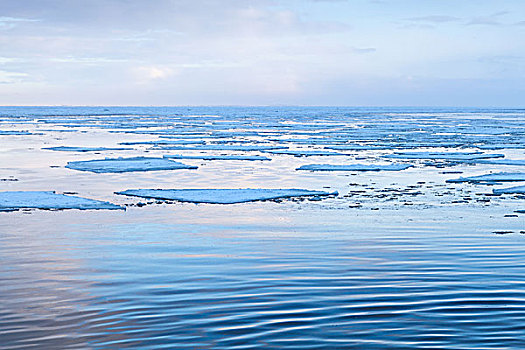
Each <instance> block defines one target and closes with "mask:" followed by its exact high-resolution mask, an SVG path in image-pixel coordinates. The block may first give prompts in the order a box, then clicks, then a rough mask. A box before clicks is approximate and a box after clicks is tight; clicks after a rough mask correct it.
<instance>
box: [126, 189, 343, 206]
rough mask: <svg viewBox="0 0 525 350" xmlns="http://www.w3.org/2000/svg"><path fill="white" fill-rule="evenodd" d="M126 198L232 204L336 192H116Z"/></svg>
mask: <svg viewBox="0 0 525 350" xmlns="http://www.w3.org/2000/svg"><path fill="white" fill-rule="evenodd" d="M116 193H117V194H121V195H126V196H135V197H143V198H155V199H165V200H175V201H179V202H192V203H211V204H234V203H244V202H253V201H263V200H269V199H278V198H290V197H304V196H316V197H318V196H330V195H337V194H338V193H337V192H326V191H310V190H304V189H262V188H244V189H135V190H126V191H122V192H116Z"/></svg>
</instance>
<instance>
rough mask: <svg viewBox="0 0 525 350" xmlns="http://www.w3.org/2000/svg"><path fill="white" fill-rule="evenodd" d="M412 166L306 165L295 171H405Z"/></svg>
mask: <svg viewBox="0 0 525 350" xmlns="http://www.w3.org/2000/svg"><path fill="white" fill-rule="evenodd" d="M412 166H413V165H410V164H385V165H378V164H347V165H334V164H307V165H303V166H301V167H299V168H297V169H296V170H311V171H400V170H405V169H408V168H410V167H412Z"/></svg>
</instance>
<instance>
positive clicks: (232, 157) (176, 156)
mask: <svg viewBox="0 0 525 350" xmlns="http://www.w3.org/2000/svg"><path fill="white" fill-rule="evenodd" d="M163 157H164V158H172V159H202V160H271V159H270V158H268V157H263V156H236V155H221V156H213V155H200V156H184V155H179V154H173V155H170V154H167V155H164V156H163Z"/></svg>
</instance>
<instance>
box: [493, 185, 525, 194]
mask: <svg viewBox="0 0 525 350" xmlns="http://www.w3.org/2000/svg"><path fill="white" fill-rule="evenodd" d="M492 192H493V193H494V194H504V193H513V194H525V186H515V187H509V188H501V189H499V190H497V189H494V190H492Z"/></svg>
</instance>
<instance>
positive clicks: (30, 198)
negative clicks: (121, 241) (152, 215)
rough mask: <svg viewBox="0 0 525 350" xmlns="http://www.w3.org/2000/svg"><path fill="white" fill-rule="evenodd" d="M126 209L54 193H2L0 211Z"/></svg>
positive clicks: (0, 193)
mask: <svg viewBox="0 0 525 350" xmlns="http://www.w3.org/2000/svg"><path fill="white" fill-rule="evenodd" d="M24 208H28V209H82V210H84V209H124V207H121V206H119V205H115V204H111V203H109V202H102V201H97V200H94V199H88V198H82V197H77V196H66V195H63V194H57V193H55V192H54V191H9V192H0V211H10V210H17V209H24Z"/></svg>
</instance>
